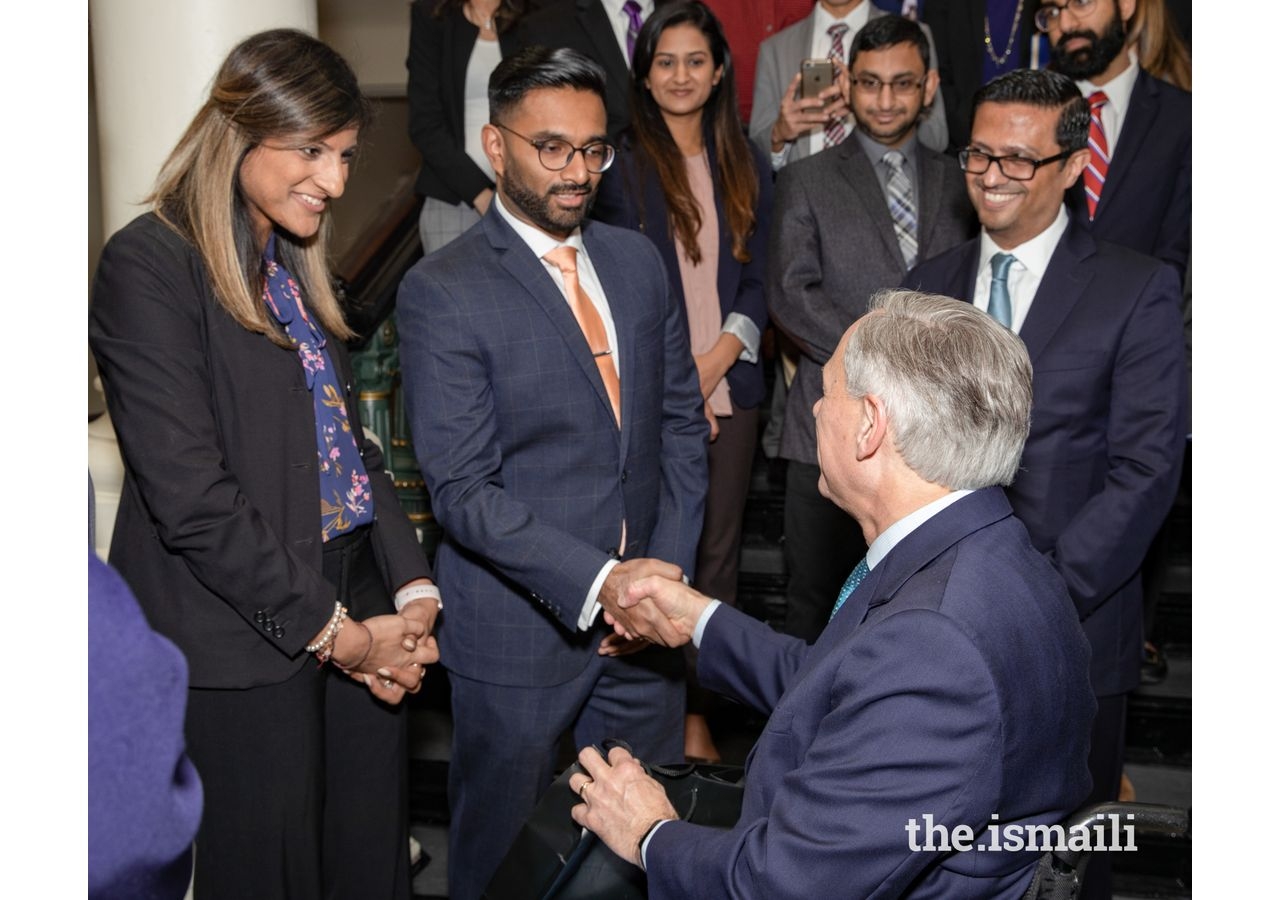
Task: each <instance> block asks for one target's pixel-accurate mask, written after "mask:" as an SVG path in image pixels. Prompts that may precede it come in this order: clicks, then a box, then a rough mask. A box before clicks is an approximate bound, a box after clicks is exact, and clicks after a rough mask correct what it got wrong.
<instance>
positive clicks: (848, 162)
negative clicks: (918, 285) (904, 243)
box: [831, 135, 906, 272]
mask: <svg viewBox="0 0 1280 900" xmlns="http://www.w3.org/2000/svg"><path fill="white" fill-rule="evenodd" d="M831 152H835V153H839V154H840V159H841V163H842V165H841V166H840V174H841V175H843V176H844V178H845V180H846V181H848V182H849V184H850V185H851V186H852V187H853V193H854V195H855V196H856V197H857V198H858V202H859V203H860V204H862V207H863V209H865V210H866V211H867V215H868V217H869V219H870V221H871V224H872V225H874V226H875V230H876V234H878V235H880V240H881V241H882V242H883V243H884V246H885V249H886V250H888V251H889V252H890V253H892V254H893V256H894V258H896V259H897V260H898V263H899V266H900V268H901V270H902V271H903V272H905V271H906V262H905V261H904V260H903V258H902V248H901V247H900V246H898V235H897V232H895V231H894V230H893V217H892V216H890V215H889V204H888V203H887V202H886V201H885V199H884V189H883V188H881V187H880V181H879V179H877V178H876V173H875V170H874V169H872V168H871V160H869V159H867V154H866V153H864V152H863V151H862V145H861V144H859V143H858V139H857V138H856V137H854V136H853V135H850V136H849V138H848V139H847V140H846V141H845V142H844V143H842V144H841V145H840V146H839V147H838V148H835V149H834V150H833V151H831Z"/></svg>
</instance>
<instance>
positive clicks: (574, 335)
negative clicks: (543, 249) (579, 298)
mask: <svg viewBox="0 0 1280 900" xmlns="http://www.w3.org/2000/svg"><path fill="white" fill-rule="evenodd" d="M482 221H483V222H484V229H485V235H486V236H487V237H488V238H489V243H490V244H492V245H493V248H494V250H496V251H497V252H498V258H499V262H500V264H501V265H502V268H503V269H505V270H506V271H507V273H508V274H509V275H510V276H511V277H512V278H513V279H514V280H515V281H516V283H517V284H520V285H523V286H524V289H525V290H526V291H528V292H529V294H530V296H532V297H533V299H534V300H535V301H537V304H538V306H539V307H540V308H541V309H542V311H543V312H544V313H546V316H547V318H548V319H550V320H551V324H552V325H554V326H555V329H556V331H558V332H559V333H560V337H561V338H563V340H564V342H565V345H566V346H567V347H568V349H569V352H570V354H571V355H572V356H573V358H574V361H575V362H577V364H578V366H579V368H581V369H582V374H583V375H584V376H586V379H587V381H588V382H589V383H590V384H591V387H592V389H593V390H594V391H595V393H596V396H597V397H598V398H599V401H600V403H601V404H602V405H603V407H604V410H605V412H606V414H607V415H608V416H609V419H610V420H612V419H613V404H612V403H610V402H609V395H608V393H607V392H606V391H605V389H604V381H603V380H601V378H600V370H599V368H598V367H597V366H596V361H595V358H594V357H593V356H592V355H591V348H590V347H589V346H587V339H586V338H585V337H583V336H582V329H581V328H580V327H579V326H578V320H577V319H575V318H574V317H573V311H572V310H571V309H569V304H568V303H567V302H565V299H564V295H563V294H561V293H560V288H558V287H557V286H556V283H555V281H554V280H552V278H551V274H550V273H549V272H547V270H546V267H545V266H544V265H543V264H542V260H540V259H538V258H537V257H536V256H534V255H533V251H532V250H530V249H529V245H528V244H526V243H525V242H524V241H523V240H521V238H520V236H519V235H518V234H516V233H515V232H514V231H513V230H512V229H511V226H509V225H508V224H507V223H506V222H505V221H504V220H503V218H502V216H501V214H500V213H498V211H497V210H496V209H492V208H491V209H490V211H489V213H488V214H487V215H486V216H485V217H484V219H483V220H482ZM589 252H590V253H591V256H592V260H591V262H592V265H593V266H595V265H596V259H595V255H596V249H595V247H592V248H591V249H590V251H589ZM596 274H597V275H600V274H601V273H600V271H599V269H597V270H596ZM602 280H603V278H602ZM608 290H609V288H608V285H607V284H606V286H605V291H606V292H608ZM610 309H611V310H612V309H613V307H610ZM614 325H615V327H617V330H618V335H619V337H618V340H619V344H621V341H622V337H621V335H622V329H621V327H618V323H617V313H616V312H615V313H614ZM619 352H620V353H621V352H622V348H621V346H620V347H619ZM623 359H626V356H625V355H624V356H623ZM622 391H623V394H622V399H623V403H622V409H623V412H624V413H625V411H626V409H627V403H626V382H625V381H623V387H622Z"/></svg>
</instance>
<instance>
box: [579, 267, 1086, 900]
mask: <svg viewBox="0 0 1280 900" xmlns="http://www.w3.org/2000/svg"><path fill="white" fill-rule="evenodd" d="M823 390H824V393H823V396H822V398H821V399H820V400H819V401H818V402H817V403H815V404H814V415H815V417H816V418H817V433H818V456H819V464H820V466H821V469H822V478H821V481H820V485H821V489H822V491H823V493H824V494H826V495H827V496H829V497H830V498H831V499H832V500H833V501H834V502H835V503H837V504H839V505H840V506H841V507H843V508H844V509H846V510H847V511H848V512H849V514H850V515H852V516H854V518H856V519H857V520H858V522H859V524H860V525H861V526H862V529H863V533H864V535H865V537H866V540H867V544H868V546H869V550H868V552H867V556H866V559H865V560H863V561H862V562H860V563H858V566H857V567H856V568H855V569H854V571H853V572H852V574H851V575H850V576H849V580H848V581H847V582H846V584H845V586H844V588H843V590H841V592H840V596H839V598H838V600H837V603H836V609H835V612H834V613H833V614H832V619H831V622H830V624H829V625H828V626H827V628H826V630H825V631H824V632H823V634H822V636H821V637H820V638H819V640H818V641H817V643H815V644H813V645H812V646H809V645H806V644H805V643H804V642H803V641H800V640H798V639H796V638H792V637H788V636H786V635H781V634H777V633H775V632H773V631H772V630H771V629H770V628H768V627H767V626H766V625H764V624H763V623H761V622H758V621H756V620H754V619H752V618H750V617H749V616H746V615H743V614H742V613H740V612H738V611H737V610H735V609H732V608H728V607H725V606H721V605H720V604H718V602H717V601H715V600H712V599H711V598H708V597H704V596H702V595H701V594H699V593H697V592H696V591H694V590H692V589H690V588H688V587H686V586H684V585H683V584H680V583H678V582H673V581H667V580H664V579H661V578H658V577H652V578H648V579H645V580H644V581H641V582H639V583H637V584H635V585H634V586H633V587H632V589H631V592H630V596H629V598H628V600H627V601H626V602H627V603H630V604H634V606H632V607H631V612H632V613H633V614H634V616H633V618H632V623H633V627H637V628H640V626H636V625H635V622H636V621H638V620H639V619H641V618H644V621H645V625H644V626H643V628H641V629H640V630H642V631H645V634H646V636H648V637H650V638H651V639H653V640H658V641H660V642H663V643H668V644H679V643H683V642H684V641H686V640H689V639H692V641H693V642H694V643H695V644H696V645H697V646H698V647H699V650H700V653H699V661H698V678H699V680H700V681H701V682H702V683H703V684H704V685H706V686H708V687H709V688H712V689H715V690H719V691H721V692H724V693H726V694H729V695H732V696H734V697H736V698H738V699H740V700H741V701H742V702H744V703H746V704H748V705H750V706H752V707H754V708H755V709H757V710H760V711H761V712H763V713H766V714H768V715H769V721H768V723H767V724H766V726H765V729H764V733H763V734H762V735H761V737H760V740H759V742H758V743H757V744H756V747H755V749H754V750H753V752H752V755H751V757H750V758H749V760H748V765H747V771H746V780H745V793H744V797H743V805H742V814H741V817H740V818H739V820H738V822H737V824H736V825H735V826H734V827H733V828H732V829H731V830H728V831H722V830H717V829H712V828H706V827H702V826H697V825H691V824H689V823H686V822H681V821H678V817H677V815H676V812H675V810H674V809H673V807H672V806H671V804H670V803H669V802H668V800H667V797H666V795H665V793H664V792H663V790H662V788H661V787H660V786H659V785H658V784H657V782H655V781H653V780H652V779H650V778H649V777H648V776H647V775H645V774H644V772H643V769H642V768H641V767H640V766H639V764H638V763H637V762H636V761H635V760H634V759H632V758H631V756H630V755H629V754H628V753H627V752H626V751H625V750H622V749H614V750H612V751H611V752H610V753H609V757H608V759H607V760H606V759H604V758H602V757H601V756H600V754H599V753H598V752H597V751H596V750H595V749H593V748H590V747H588V748H586V749H584V750H583V751H582V753H581V754H580V755H579V762H580V763H581V764H582V765H583V767H584V769H585V774H577V775H574V776H573V778H572V779H571V786H572V787H573V788H574V789H575V790H576V791H578V792H579V793H580V794H581V796H582V798H583V801H584V802H583V803H582V804H580V805H578V806H576V807H575V808H574V813H573V814H574V818H575V819H576V820H577V821H578V822H579V823H580V824H582V825H584V826H586V827H587V828H590V829H591V830H593V831H595V832H596V833H597V834H598V835H599V836H600V837H601V838H602V839H603V840H604V841H605V842H606V843H607V844H608V845H609V846H610V847H611V848H612V849H613V850H614V852H616V853H618V854H619V855H620V856H622V857H623V858H625V859H628V860H630V861H631V862H633V863H636V864H638V865H642V866H644V867H645V868H646V870H647V872H648V883H649V896H650V897H651V898H674V897H699V898H720V897H724V898H729V897H734V898H745V897H758V898H769V900H778V898H787V897H797V898H799V897H806V898H807V897H849V898H855V897H867V896H870V895H872V894H874V895H875V896H886V897H926V896H927V897H949V898H963V897H987V898H990V897H996V898H1010V900H1012V898H1017V897H1021V896H1022V895H1023V893H1024V892H1025V891H1026V889H1027V887H1028V884H1029V883H1030V880H1031V877H1032V873H1033V869H1034V867H1035V864H1036V861H1037V859H1038V856H1039V853H1038V851H1037V850H1033V849H1027V848H1025V846H1024V845H1023V843H1022V841H1021V840H1019V841H1018V842H1017V846H1014V845H1012V844H1010V843H1009V842H1008V841H1007V840H1006V837H1007V836H1008V835H1009V834H1015V833H1016V834H1024V833H1026V831H1027V829H1028V828H1031V827H1042V826H1047V825H1052V824H1054V823H1056V822H1059V821H1060V820H1061V819H1063V818H1064V817H1065V816H1066V815H1067V814H1068V813H1070V812H1071V811H1072V810H1073V809H1074V808H1075V807H1076V806H1077V805H1079V804H1080V802H1081V801H1082V800H1083V799H1084V797H1085V795H1086V794H1087V792H1088V789H1089V775H1088V771H1087V768H1086V755H1087V749H1088V746H1087V745H1088V741H1087V733H1088V731H1087V726H1088V722H1089V720H1090V718H1091V717H1092V716H1093V712H1094V701H1093V696H1092V693H1091V691H1090V689H1089V678H1088V654H1089V651H1088V646H1087V644H1086V641H1085V638H1084V635H1083V633H1082V632H1081V629H1080V625H1079V623H1078V621H1077V617H1076V615H1075V610H1074V607H1073V606H1072V605H1071V601H1070V599H1069V597H1068V596H1067V591H1066V588H1065V586H1064V584H1063V582H1062V579H1061V578H1060V576H1058V574H1057V573H1056V572H1055V571H1054V570H1053V568H1052V566H1050V565H1049V563H1048V562H1047V561H1046V560H1045V558H1044V556H1043V555H1042V554H1040V553H1038V552H1037V551H1036V550H1035V548H1034V547H1032V546H1031V542H1030V540H1029V539H1028V537H1027V532H1026V529H1025V528H1024V527H1023V525H1022V523H1021V522H1020V521H1019V520H1018V519H1017V518H1015V517H1014V516H1013V513H1012V511H1011V510H1010V508H1009V502H1008V500H1006V499H1005V495H1004V492H1003V491H1002V490H1001V488H1000V486H1001V485H1004V484H1008V483H1009V482H1010V481H1012V479H1013V476H1014V474H1015V472H1016V471H1017V468H1018V461H1019V458H1020V456H1021V453H1022V445H1023V441H1024V440H1025V439H1026V436H1027V431H1028V427H1029V421H1030V410H1031V365H1030V362H1029V360H1028V358H1027V353H1026V349H1025V348H1024V346H1023V345H1022V342H1021V341H1020V340H1019V339H1018V338H1017V336H1016V335H1014V334H1013V333H1012V332H1010V331H1009V330H1007V329H1005V328H1003V327H1001V326H1000V325H998V324H997V323H996V322H995V321H994V320H992V319H991V318H990V317H989V316H987V315H986V314H984V313H982V312H981V311H979V310H976V309H974V308H973V307H972V306H970V305H969V304H964V303H960V302H958V301H955V300H951V299H949V298H945V297H940V296H936V295H927V294H920V293H914V292H909V291H889V292H884V293H882V294H880V295H878V296H877V297H875V298H874V299H873V301H872V304H871V309H870V312H868V313H867V315H865V316H864V317H863V318H861V319H860V320H858V321H857V322H855V323H854V325H853V326H852V327H851V328H850V329H849V330H848V331H847V332H846V333H845V335H844V336H843V338H841V341H840V345H839V347H838V348H837V350H836V352H835V354H834V355H833V356H832V358H831V360H830V361H829V362H828V363H827V365H826V367H825V369H824V371H823Z"/></svg>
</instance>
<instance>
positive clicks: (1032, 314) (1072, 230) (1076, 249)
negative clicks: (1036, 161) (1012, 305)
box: [1018, 219, 1096, 367]
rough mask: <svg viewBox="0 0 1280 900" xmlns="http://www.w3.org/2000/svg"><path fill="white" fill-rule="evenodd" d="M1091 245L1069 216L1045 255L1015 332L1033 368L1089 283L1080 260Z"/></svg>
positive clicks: (1086, 268)
mask: <svg viewBox="0 0 1280 900" xmlns="http://www.w3.org/2000/svg"><path fill="white" fill-rule="evenodd" d="M1095 247H1096V245H1095V244H1094V242H1093V238H1092V237H1090V236H1089V234H1088V232H1087V231H1085V229H1083V228H1081V227H1080V226H1078V225H1077V224H1076V222H1075V220H1074V219H1072V220H1071V221H1070V223H1069V224H1068V225H1067V230H1066V232H1064V233H1063V235H1062V239H1061V240H1059V241H1058V246H1057V248H1056V249H1055V250H1054V251H1053V256H1051V257H1050V258H1049V266H1048V268H1047V269H1045V273H1044V278H1042V279H1041V280H1040V288H1039V290H1037V291H1036V296H1035V299H1034V300H1032V301H1031V309H1030V310H1028V311H1027V318H1026V320H1025V321H1024V322H1023V323H1022V329H1021V330H1020V331H1019V332H1018V336H1019V337H1021V338H1022V342H1023V343H1024V344H1026V345H1027V355H1028V356H1030V357H1031V364H1032V366H1033V367H1034V366H1035V363H1036V360H1037V358H1038V357H1039V356H1040V354H1041V353H1042V352H1043V351H1044V348H1045V347H1047V346H1048V345H1049V341H1050V339H1051V338H1052V337H1053V335H1054V333H1055V332H1057V330H1058V329H1059V328H1060V327H1061V326H1062V323H1063V321H1065V320H1066V318H1067V316H1068V315H1070V313H1071V310H1072V309H1074V308H1075V306H1076V304H1077V303H1079V302H1080V298H1081V297H1083V296H1084V292H1085V288H1087V287H1088V286H1089V279H1090V275H1089V272H1090V269H1089V267H1088V266H1084V265H1081V263H1082V262H1083V261H1084V259H1085V258H1087V257H1089V256H1092V255H1093V252H1094V249H1095Z"/></svg>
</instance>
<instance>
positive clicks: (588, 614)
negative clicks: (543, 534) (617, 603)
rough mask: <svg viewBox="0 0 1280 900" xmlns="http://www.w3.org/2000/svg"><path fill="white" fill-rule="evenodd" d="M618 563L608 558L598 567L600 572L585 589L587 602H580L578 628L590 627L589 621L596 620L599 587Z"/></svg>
mask: <svg viewBox="0 0 1280 900" xmlns="http://www.w3.org/2000/svg"><path fill="white" fill-rule="evenodd" d="M617 564H618V561H617V560H616V559H611V560H608V561H607V562H606V563H605V564H604V565H603V566H601V567H600V574H598V575H596V580H595V581H593V582H591V590H589V591H587V602H586V603H584V604H582V613H581V614H580V615H579V616H578V630H579V631H586V630H587V629H588V628H590V627H591V623H592V622H594V621H595V620H596V616H597V615H599V613H600V601H599V599H598V598H599V597H600V589H601V588H602V587H604V580H605V578H607V577H608V576H609V573H610V572H612V571H613V567H614V566H616V565H617Z"/></svg>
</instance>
